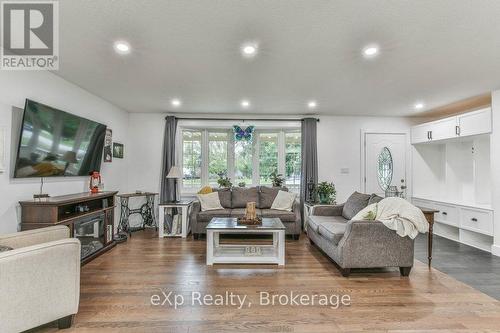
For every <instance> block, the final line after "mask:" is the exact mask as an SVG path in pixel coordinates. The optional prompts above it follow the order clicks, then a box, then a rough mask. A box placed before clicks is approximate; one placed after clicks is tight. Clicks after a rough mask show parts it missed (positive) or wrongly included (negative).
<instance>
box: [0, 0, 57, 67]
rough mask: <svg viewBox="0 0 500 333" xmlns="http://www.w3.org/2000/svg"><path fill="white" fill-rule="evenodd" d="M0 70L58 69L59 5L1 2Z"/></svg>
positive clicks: (42, 2) (48, 2) (31, 2)
mask: <svg viewBox="0 0 500 333" xmlns="http://www.w3.org/2000/svg"><path fill="white" fill-rule="evenodd" d="M0 7H1V11H0V17H1V22H2V24H1V26H0V28H1V34H0V35H1V45H2V50H1V54H0V69H3V70H57V69H59V3H58V2H57V1H1V6H0Z"/></svg>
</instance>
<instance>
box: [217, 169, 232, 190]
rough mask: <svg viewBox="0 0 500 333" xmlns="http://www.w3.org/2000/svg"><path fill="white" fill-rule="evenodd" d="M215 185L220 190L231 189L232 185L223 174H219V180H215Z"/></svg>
mask: <svg viewBox="0 0 500 333" xmlns="http://www.w3.org/2000/svg"><path fill="white" fill-rule="evenodd" d="M217 184H218V185H219V187H220V188H231V187H233V183H231V179H229V177H227V176H226V175H224V174H222V173H221V174H219V179H217Z"/></svg>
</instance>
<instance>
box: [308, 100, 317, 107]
mask: <svg viewBox="0 0 500 333" xmlns="http://www.w3.org/2000/svg"><path fill="white" fill-rule="evenodd" d="M317 106H318V103H317V102H316V101H309V102H308V103H307V107H308V108H309V109H316V107H317Z"/></svg>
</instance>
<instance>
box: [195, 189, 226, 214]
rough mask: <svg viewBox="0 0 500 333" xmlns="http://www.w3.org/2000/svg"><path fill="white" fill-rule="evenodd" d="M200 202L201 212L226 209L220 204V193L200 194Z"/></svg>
mask: <svg viewBox="0 0 500 333" xmlns="http://www.w3.org/2000/svg"><path fill="white" fill-rule="evenodd" d="M197 196H198V200H200V205H201V210H202V211H203V212H204V211H207V210H216V209H224V208H223V207H222V205H221V204H220V200H219V193H217V192H212V193H208V194H198V195H197Z"/></svg>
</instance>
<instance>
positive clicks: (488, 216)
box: [412, 198, 493, 252]
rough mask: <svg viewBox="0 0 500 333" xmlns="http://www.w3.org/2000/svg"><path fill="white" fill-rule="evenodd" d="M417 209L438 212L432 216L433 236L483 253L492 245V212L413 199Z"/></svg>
mask: <svg viewBox="0 0 500 333" xmlns="http://www.w3.org/2000/svg"><path fill="white" fill-rule="evenodd" d="M412 203H413V204H414V205H415V206H418V207H425V208H431V209H435V210H438V211H439V212H438V213H435V215H434V222H435V225H434V234H436V235H438V236H442V237H445V238H449V239H452V240H454V241H458V242H461V243H464V244H467V245H470V246H473V247H476V248H479V249H482V250H485V251H488V252H490V251H491V245H492V244H493V211H492V210H491V209H486V208H480V207H472V206H468V205H463V204H455V203H449V202H443V201H436V200H429V199H424V198H413V199H412Z"/></svg>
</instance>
